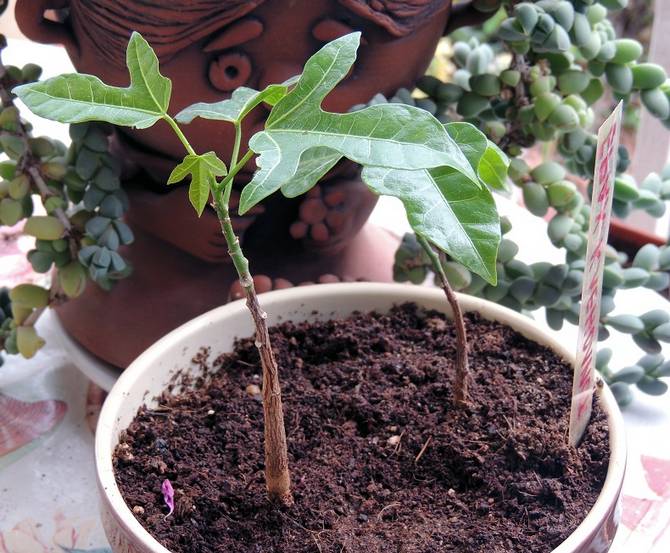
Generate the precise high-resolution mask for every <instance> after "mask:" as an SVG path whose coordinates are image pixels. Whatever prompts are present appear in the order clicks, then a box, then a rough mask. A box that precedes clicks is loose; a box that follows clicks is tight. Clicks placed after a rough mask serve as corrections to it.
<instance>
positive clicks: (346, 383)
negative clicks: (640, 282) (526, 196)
mask: <svg viewBox="0 0 670 553" xmlns="http://www.w3.org/2000/svg"><path fill="white" fill-rule="evenodd" d="M467 326H468V332H469V340H470V365H471V371H472V373H473V381H472V384H471V388H470V405H469V407H467V408H461V409H456V408H454V407H453V406H452V393H451V381H452V378H453V375H454V366H453V359H454V351H455V337H454V336H455V333H454V328H453V325H452V324H451V323H450V322H449V321H445V319H444V317H443V316H442V315H441V314H438V313H435V312H428V313H426V312H424V311H422V310H420V309H418V308H417V307H416V306H413V305H411V304H408V305H403V306H401V307H398V308H395V309H394V310H393V311H392V313H391V314H390V315H379V314H364V315H356V316H353V317H351V318H350V319H347V320H342V321H329V322H323V323H316V324H293V323H290V322H287V323H284V324H282V325H280V326H279V327H277V328H274V329H272V332H271V333H272V339H273V343H274V348H275V350H276V353H277V360H278V362H279V366H280V374H281V379H282V386H283V398H284V408H285V421H286V431H287V435H288V441H289V458H290V469H291V474H292V479H293V492H294V498H295V505H294V506H293V507H291V508H286V507H281V508H280V507H275V506H272V505H270V504H269V502H268V501H267V499H266V493H265V487H264V480H263V457H264V454H263V430H262V404H261V401H260V396H259V395H258V388H257V385H258V384H259V374H260V368H259V360H258V354H257V351H256V348H255V347H254V342H253V340H250V339H247V340H241V341H240V342H239V343H238V344H237V347H236V348H235V351H234V353H231V354H228V355H224V356H222V357H220V358H218V359H216V360H207V358H206V357H207V356H206V355H203V356H202V357H201V358H199V359H198V360H197V362H199V363H201V364H203V365H206V366H208V367H209V371H208V374H207V376H205V377H204V378H200V379H198V381H197V382H194V383H192V384H193V385H194V388H193V389H192V390H189V391H186V392H181V393H180V394H179V395H176V396H174V395H169V394H168V393H166V394H164V395H163V396H162V397H161V398H160V401H159V406H158V407H153V408H151V409H149V408H142V409H140V411H139V413H138V415H137V418H136V419H135V420H134V422H133V423H132V424H131V425H130V427H129V429H128V431H127V433H126V434H125V435H124V436H123V438H122V440H121V443H120V445H119V446H118V447H117V450H116V453H115V460H114V466H115V469H116V478H117V481H118V483H119V486H120V488H121V491H122V493H123V496H124V498H125V500H126V502H127V504H128V505H129V506H130V508H131V509H132V510H133V511H134V512H135V513H136V516H137V518H138V519H139V520H140V521H141V523H142V524H143V525H144V526H145V527H146V528H147V529H148V530H149V532H150V533H152V534H153V535H154V536H155V537H156V538H157V539H158V540H159V541H160V542H161V543H162V544H163V545H165V547H167V548H168V549H169V550H170V551H174V552H179V553H182V552H183V553H200V552H219V553H228V552H231V553H232V552H235V553H238V552H239V553H244V552H262V553H298V552H300V553H307V552H310V553H316V552H322V553H326V552H338V553H339V552H342V551H347V552H357V553H358V552H366V553H367V552H382V551H383V552H403V553H419V552H420V553H428V552H445V551H451V552H459V553H474V552H482V553H497V552H506V553H508V552H523V553H531V552H536V553H547V552H549V551H551V550H552V549H553V548H554V547H556V546H557V545H558V544H559V543H560V542H561V541H562V540H564V539H565V538H566V537H567V536H568V535H569V534H570V533H571V532H572V531H573V530H574V529H575V528H576V527H577V525H578V524H579V523H580V521H581V520H582V519H583V518H584V516H585V515H586V513H587V512H588V511H589V509H590V508H591V507H592V505H593V504H594V502H595V500H596V497H597V496H598V493H599V490H600V489H601V487H602V485H603V482H604V480H605V476H606V473H607V463H608V457H609V446H608V432H607V421H606V417H605V415H604V413H603V411H602V410H601V409H600V408H599V407H598V406H597V405H596V406H595V408H594V415H593V419H592V421H591V424H590V426H589V428H588V432H587V435H586V437H585V440H584V442H583V443H582V445H581V446H580V447H579V448H578V449H577V450H574V449H571V448H569V447H567V446H566V435H567V423H566V414H567V411H568V404H569V397H570V389H571V388H570V387H571V375H572V373H571V369H570V367H569V365H568V364H566V363H565V362H563V361H562V360H560V359H559V358H557V357H556V356H555V355H554V354H553V353H551V352H550V351H549V350H548V349H546V348H544V347H541V346H539V345H537V344H535V343H533V342H530V341H529V340H527V339H525V338H523V337H522V336H521V335H519V334H518V333H516V332H514V331H512V330H511V329H510V328H508V327H505V326H502V325H500V324H498V323H493V322H488V321H486V320H483V319H480V318H479V317H477V316H472V315H469V316H468V320H467ZM165 479H169V480H170V482H171V483H172V485H173V487H174V490H175V502H176V508H175V511H174V513H173V514H171V515H170V516H169V517H167V518H166V517H165V515H166V513H167V507H166V506H165V503H164V500H163V497H162V495H161V491H160V490H161V483H162V482H163V481H164V480H165Z"/></svg>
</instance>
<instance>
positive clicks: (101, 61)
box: [16, 0, 486, 367]
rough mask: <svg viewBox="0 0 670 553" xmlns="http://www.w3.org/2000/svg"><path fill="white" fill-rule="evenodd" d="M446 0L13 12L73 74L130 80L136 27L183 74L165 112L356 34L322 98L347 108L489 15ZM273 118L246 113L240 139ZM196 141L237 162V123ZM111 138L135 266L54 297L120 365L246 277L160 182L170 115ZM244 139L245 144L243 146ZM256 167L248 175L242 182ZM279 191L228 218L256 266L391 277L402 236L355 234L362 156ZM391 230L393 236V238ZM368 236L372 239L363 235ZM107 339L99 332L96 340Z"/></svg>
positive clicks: (172, 153)
mask: <svg viewBox="0 0 670 553" xmlns="http://www.w3.org/2000/svg"><path fill="white" fill-rule="evenodd" d="M485 17H486V16H485V15H482V14H481V13H479V12H477V11H476V10H474V9H473V8H472V7H471V6H470V4H469V3H466V4H465V5H460V6H458V8H455V9H454V10H452V9H451V0H413V1H412V2H409V3H403V2H395V1H389V0H374V1H368V0H309V1H308V0H304V1H302V2H295V1H294V0H291V1H288V0H286V1H285V2H280V1H276V0H275V1H272V2H270V1H267V0H251V1H248V2H243V1H241V0H225V1H219V0H174V1H172V2H161V1H159V0H150V1H141V2H140V1H139V0H17V3H16V19H17V22H18V24H19V27H20V28H21V30H22V32H23V33H24V34H25V35H26V36H27V37H28V38H30V39H31V40H35V41H37V42H45V43H60V44H63V45H64V46H65V48H66V49H67V51H68V54H69V56H70V58H71V59H72V62H73V64H74V65H75V67H76V68H77V70H78V71H80V72H83V73H89V74H94V75H97V76H98V77H100V78H101V79H102V80H103V81H105V82H106V83H109V84H113V85H118V86H126V85H127V84H128V76H127V70H126V68H125V64H124V56H125V48H126V43H127V40H128V38H129V36H130V34H131V31H133V30H137V31H140V32H141V33H142V34H143V35H144V36H145V38H146V39H147V40H148V41H149V42H150V43H151V44H152V46H153V47H154V48H155V49H156V51H157V54H158V56H159V58H160V62H161V71H162V73H163V74H164V75H166V76H167V77H169V78H171V79H172V81H173V94H172V101H171V105H170V112H171V113H176V112H177V111H179V110H181V109H182V108H184V107H185V106H187V105H190V104H192V103H194V102H201V101H205V102H214V101H218V100H221V99H224V98H228V97H229V96H230V94H231V92H232V91H233V90H234V89H235V88H237V87H239V86H248V87H253V88H263V87H264V86H265V85H266V84H268V83H276V82H282V81H283V80H285V79H286V78H289V77H291V76H293V75H295V74H297V73H299V72H300V69H301V68H302V66H303V64H304V62H305V60H306V59H307V58H308V57H309V56H310V55H311V54H313V53H314V52H315V51H316V50H317V49H318V48H319V47H320V46H322V45H323V44H324V43H325V42H328V41H330V40H333V39H334V38H336V37H338V36H341V35H343V34H345V33H347V32H350V31H352V30H360V31H362V33H363V34H362V36H363V45H362V47H361V49H360V51H359V55H358V60H357V62H356V64H355V66H354V68H353V69H352V72H351V74H350V75H349V76H348V77H347V78H346V79H345V80H344V81H343V82H342V83H340V85H339V86H338V87H337V89H336V90H335V91H334V92H333V93H332V94H330V95H329V96H328V98H327V99H326V101H325V103H324V108H326V109H329V110H332V111H339V112H343V111H346V110H348V109H349V108H350V107H351V106H353V105H354V104H359V103H365V102H367V101H368V100H370V99H371V98H372V97H373V96H374V95H375V94H376V93H378V92H382V93H384V94H386V95H392V94H393V93H395V92H396V90H398V89H399V88H401V87H410V88H411V87H412V86H413V83H414V82H415V81H416V79H417V78H419V77H420V76H421V75H423V73H424V71H425V69H426V67H427V66H428V64H429V63H430V60H431V58H432V56H433V53H434V51H435V46H436V44H437V42H438V40H439V39H440V37H441V36H442V35H443V34H445V33H446V32H449V31H451V30H453V29H455V28H457V27H459V26H461V25H465V24H473V23H476V22H477V20H481V19H483V18H485ZM266 116H267V109H266V108H264V107H262V106H259V107H258V108H257V109H256V110H254V111H253V112H252V113H251V114H250V115H249V116H248V117H247V118H246V119H245V124H244V129H243V133H244V137H243V142H244V143H246V141H247V140H248V139H249V137H251V136H252V134H253V133H255V132H256V131H258V130H259V129H260V128H261V126H262V124H263V121H264V119H265V117H266ZM186 134H187V135H188V137H189V140H190V141H191V143H192V144H193V146H194V148H195V149H196V150H197V151H201V152H206V151H210V150H215V151H216V152H217V153H218V155H219V156H220V157H221V159H226V160H227V159H229V158H230V154H231V151H232V146H233V141H234V131H233V128H232V126H231V125H225V124H221V123H220V122H213V121H206V120H203V119H197V120H196V121H194V122H193V123H192V124H190V125H189V126H188V128H187V129H186ZM113 141H114V143H113V146H114V149H113V151H114V152H115V153H116V155H117V157H118V159H119V160H122V161H123V162H124V164H125V165H127V169H128V172H129V176H128V177H127V178H126V180H125V181H124V189H125V190H126V191H127V192H128V196H129V199H130V209H129V212H128V214H127V221H128V223H129V225H130V226H131V227H132V228H133V230H134V232H135V236H136V240H135V243H134V244H133V245H132V246H130V247H129V248H125V249H124V251H122V252H121V253H122V254H123V255H124V257H125V258H126V259H127V260H128V262H129V263H130V265H131V266H132V267H133V268H134V272H133V275H132V276H131V277H130V278H128V279H126V280H125V281H123V282H120V283H119V284H118V285H117V286H116V287H115V289H114V290H113V291H112V292H111V293H107V292H104V291H102V290H101V289H100V288H98V287H97V286H93V285H92V286H88V287H87V289H86V290H85V291H84V293H83V294H82V295H81V296H80V297H78V298H76V299H74V300H72V301H70V302H68V303H67V304H65V305H64V306H62V307H61V308H59V309H58V316H59V318H60V320H61V322H62V324H63V326H64V328H65V329H66V331H67V332H68V333H69V334H70V335H71V336H72V337H73V338H74V340H75V341H76V342H78V343H79V344H80V345H82V346H83V347H84V348H85V349H86V350H88V351H90V352H91V353H93V354H94V355H95V356H97V357H99V358H100V359H102V360H104V361H106V362H108V363H111V364H113V365H116V366H118V367H125V366H126V365H127V364H128V363H129V362H130V361H131V360H132V359H134V358H135V357H136V356H137V355H139V354H140V353H141V352H142V351H143V350H144V349H146V348H147V347H148V346H149V345H150V344H151V343H153V342H154V341H156V340H157V339H158V338H160V337H161V336H162V335H164V334H165V333H166V332H169V331H170V330H172V329H173V328H175V327H177V326H178V325H180V324H182V323H184V322H186V321H188V320H190V319H192V318H193V317H195V316H197V315H199V314H201V313H204V312H205V311H207V310H209V309H213V308H214V307H216V306H218V305H221V303H223V302H224V301H226V297H227V295H228V289H229V287H230V286H231V285H232V283H233V282H234V281H235V280H236V275H235V273H234V271H233V269H232V267H231V265H230V262H229V259H228V256H227V253H226V250H227V248H226V247H225V244H224V243H223V240H222V239H221V238H222V237H221V230H220V225H219V223H218V220H217V219H216V216H215V215H214V213H213V211H212V210H210V209H209V208H208V209H207V210H206V211H205V213H204V214H203V216H202V217H200V218H198V217H197V216H196V215H195V214H194V212H193V209H192V208H191V206H190V205H189V202H188V200H187V198H186V194H185V187H184V186H177V187H171V188H170V189H169V190H168V189H167V187H166V186H165V185H164V183H165V182H166V179H167V176H168V175H169V173H170V171H171V170H172V168H173V167H174V165H175V160H176V159H180V157H181V156H183V153H184V152H183V147H182V145H181V144H180V143H179V140H178V139H177V138H176V137H175V136H174V135H173V133H171V132H170V131H169V129H168V128H167V126H166V124H165V123H164V122H159V123H158V124H157V125H155V126H154V127H152V128H150V129H145V130H142V131H138V130H134V129H127V128H124V129H119V130H118V132H117V134H116V136H115V138H114V139H113ZM244 145H245V144H243V148H244ZM253 170H254V165H253V162H250V164H249V165H248V166H247V167H246V168H245V169H244V170H243V171H242V172H241V173H240V174H239V175H238V182H237V184H236V186H237V187H238V189H239V188H240V187H241V185H243V184H245V182H247V181H248V179H249V178H250V176H251V174H252V172H253ZM276 196H277V197H272V198H270V199H269V200H268V201H267V202H264V205H263V206H262V207H260V208H259V209H258V210H255V211H254V212H253V213H251V214H250V215H249V216H245V217H234V219H233V227H234V228H236V231H237V232H238V234H239V235H240V239H241V241H242V244H243V246H244V249H245V251H246V253H247V255H248V257H249V258H250V260H251V262H252V269H253V271H254V274H264V275H266V276H267V277H269V278H270V279H272V280H276V279H282V280H289V281H291V282H293V283H295V284H297V283H300V282H303V281H314V282H316V281H318V279H319V277H320V276H322V275H324V274H335V275H337V276H338V277H340V278H341V279H344V278H345V277H349V278H351V279H356V280H357V279H364V280H370V281H388V280H391V266H392V263H393V254H394V252H395V248H396V245H397V241H395V240H388V239H386V240H384V238H385V237H384V236H383V235H382V236H379V233H377V234H378V237H377V239H376V240H374V241H372V242H371V240H370V234H371V233H370V232H368V233H367V235H364V233H363V232H361V229H362V228H363V226H364V224H365V222H366V220H367V219H368V217H369V215H370V213H371V211H372V209H373V208H374V205H375V202H376V196H374V195H373V194H372V192H370V191H369V190H368V188H367V187H366V186H365V185H364V184H363V183H362V181H361V180H360V174H359V168H358V167H357V166H355V165H353V164H351V163H341V164H338V166H336V167H335V168H334V169H333V170H332V171H331V173H329V174H328V175H326V177H325V178H324V180H323V181H322V183H321V184H320V186H319V187H317V189H316V190H315V191H314V193H313V194H312V195H310V196H309V197H301V198H297V199H293V200H288V199H286V198H283V197H279V196H278V195H276ZM386 238H388V237H386ZM370 243H372V249H370V248H369V244H370ZM100 337H104V339H101V338H100Z"/></svg>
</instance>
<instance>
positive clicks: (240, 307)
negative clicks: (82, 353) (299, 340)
mask: <svg viewBox="0 0 670 553" xmlns="http://www.w3.org/2000/svg"><path fill="white" fill-rule="evenodd" d="M342 295H345V296H347V297H349V298H351V297H354V298H355V297H356V296H358V297H367V296H370V295H376V296H383V297H386V298H389V299H390V300H392V302H395V303H401V302H405V301H414V302H416V303H418V304H421V303H422V302H423V301H430V300H432V301H435V300H436V298H437V297H439V298H442V299H444V293H443V291H442V290H441V289H439V288H433V287H425V286H416V285H411V284H390V283H361V282H357V283H334V284H318V285H312V286H301V287H297V288H288V289H284V290H275V291H272V292H267V293H265V294H263V295H262V296H261V303H262V305H263V307H264V308H265V309H267V310H268V311H272V305H273V303H275V302H278V303H281V304H294V303H295V304H300V303H303V304H304V303H308V302H310V301H312V300H318V299H319V298H323V297H324V296H325V297H328V296H342ZM458 296H459V302H460V304H461V307H462V309H463V311H466V312H467V311H477V312H479V313H480V314H481V315H482V316H483V317H484V318H487V319H489V320H497V321H500V322H501V323H503V324H507V325H509V326H511V327H512V328H514V329H515V330H516V331H517V332H520V333H521V334H523V335H524V336H526V337H527V338H529V339H531V340H534V341H536V342H539V343H541V344H543V345H545V346H548V347H549V348H551V349H552V350H553V351H554V352H556V353H557V354H558V355H559V356H560V357H561V358H563V359H564V360H565V361H567V362H569V363H570V364H571V365H574V362H575V355H574V352H571V351H569V350H568V349H567V348H566V347H565V346H564V345H563V344H562V343H561V342H560V341H559V340H558V339H557V338H556V337H555V336H553V335H551V334H549V333H548V332H547V331H545V330H543V329H542V328H540V327H538V326H537V325H536V324H535V322H534V321H533V320H532V319H530V318H529V317H526V316H524V315H522V314H520V313H517V312H516V311H513V310H511V309H508V308H506V307H503V306H500V305H498V304H496V303H493V302H490V301H488V300H483V299H480V298H475V297H473V296H469V295H464V294H458ZM354 304H355V302H354ZM240 311H246V305H245V303H244V300H237V301H234V302H231V303H228V304H226V305H223V306H221V307H217V308H215V309H212V310H211V311H208V312H206V313H204V314H202V315H200V316H198V317H196V318H194V319H191V320H190V321H188V322H186V323H184V324H183V325H181V326H180V327H178V328H176V329H175V330H173V331H171V332H169V333H168V334H166V335H165V336H164V337H163V338H161V339H160V340H158V341H157V342H155V343H154V344H153V345H151V346H150V347H149V348H148V349H147V350H146V351H145V352H143V353H142V354H141V355H140V356H139V357H138V358H137V359H135V361H133V362H132V363H131V364H130V366H129V367H128V368H127V369H126V370H125V371H123V373H122V374H121V376H120V377H119V379H118V380H117V382H116V384H115V385H114V387H113V388H112V390H111V391H110V392H109V395H108V396H107V399H106V400H105V403H104V405H103V407H102V410H101V412H100V417H99V419H98V424H97V427H96V434H95V465H96V477H97V481H98V487H99V489H100V493H101V495H103V496H104V500H105V501H106V503H107V504H108V506H109V508H110V509H111V510H112V512H113V513H114V515H115V518H116V520H117V522H118V523H119V524H120V525H121V526H122V528H123V530H124V531H125V532H126V533H127V534H128V535H130V536H133V537H134V538H135V539H136V540H137V541H138V542H141V543H142V545H143V547H144V548H145V549H146V551H150V552H152V553H171V552H170V551H169V550H168V549H167V548H165V547H164V546H163V545H161V544H160V543H159V542H158V540H156V538H154V537H153V536H152V535H151V534H150V533H149V532H148V531H147V530H146V529H145V528H144V527H143V526H142V525H141V524H140V523H139V521H138V520H137V519H136V518H135V516H134V515H133V513H132V511H131V510H130V507H128V505H127V504H126V502H125V500H124V499H123V496H122V495H121V491H120V489H119V487H118V485H117V483H116V478H115V476H114V469H113V466H112V453H113V445H112V444H116V442H117V441H118V436H112V435H111V433H112V430H113V428H114V422H115V419H116V418H117V416H118V412H119V411H120V410H121V409H122V407H123V403H124V401H125V397H126V395H127V392H126V390H129V389H132V388H133V386H134V384H135V382H136V381H137V379H138V378H139V377H140V375H141V374H142V373H143V372H144V371H145V370H150V368H151V367H152V365H153V363H154V361H155V360H157V359H158V358H160V356H161V355H162V351H163V349H164V348H165V347H166V346H167V345H168V344H174V343H175V341H181V340H183V339H185V338H187V337H188V336H190V335H193V334H195V333H197V332H198V331H199V330H201V329H202V328H204V327H206V326H209V325H212V324H215V323H216V322H218V321H220V320H221V319H224V318H227V317H229V316H231V315H233V314H239V312H240ZM443 311H444V312H445V313H447V314H448V315H450V314H451V310H450V309H449V306H448V304H447V302H446V300H445V301H444V309H443ZM603 384H604V383H603ZM599 400H600V401H601V405H602V407H603V409H604V410H605V411H606V413H607V419H608V424H609V429H610V436H609V438H610V460H609V464H608V470H607V477H606V479H605V483H604V484H603V488H602V490H601V492H600V494H599V495H598V498H597V500H596V502H595V504H594V505H593V507H592V508H591V510H590V511H589V512H588V513H587V515H586V516H585V517H584V519H583V520H582V522H581V523H580V524H579V526H578V527H577V528H576V529H575V530H574V531H573V532H572V534H570V536H568V538H566V539H565V540H564V541H563V542H562V543H561V544H560V545H559V546H558V547H556V548H555V549H554V550H552V551H551V553H572V552H574V551H578V548H579V547H580V545H581V544H582V543H583V542H585V540H587V539H588V538H589V537H590V536H591V534H592V533H593V532H595V531H596V530H597V528H598V527H599V525H600V524H601V523H602V522H603V521H604V520H605V519H606V517H607V514H608V512H609V511H610V510H611V509H612V506H613V505H615V503H616V501H617V498H618V496H619V494H620V491H621V485H622V482H623V477H624V472H625V467H626V444H625V430H624V422H623V417H622V415H621V412H620V410H619V408H618V405H617V403H616V400H615V399H614V396H613V395H612V392H611V391H610V390H609V388H608V387H607V385H604V386H603V387H602V388H600V394H599Z"/></svg>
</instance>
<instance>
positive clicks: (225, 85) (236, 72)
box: [209, 52, 251, 92]
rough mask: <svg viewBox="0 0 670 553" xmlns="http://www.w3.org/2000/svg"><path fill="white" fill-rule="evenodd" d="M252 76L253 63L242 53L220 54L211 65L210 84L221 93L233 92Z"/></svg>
mask: <svg viewBox="0 0 670 553" xmlns="http://www.w3.org/2000/svg"><path fill="white" fill-rule="evenodd" d="M250 76H251V61H250V60H249V58H248V57H247V56H246V55H245V54H243V53H241V52H228V53H225V54H220V55H219V56H217V57H216V58H214V59H213V60H212V61H211V62H210V64H209V82H210V83H212V86H213V87H214V88H216V89H217V90H220V91H221V92H232V91H233V90H235V89H236V88H238V87H240V86H242V85H244V84H246V83H247V82H248V80H249V77H250Z"/></svg>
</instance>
